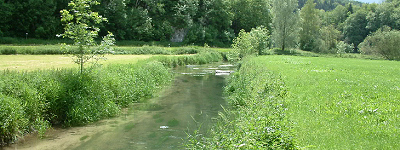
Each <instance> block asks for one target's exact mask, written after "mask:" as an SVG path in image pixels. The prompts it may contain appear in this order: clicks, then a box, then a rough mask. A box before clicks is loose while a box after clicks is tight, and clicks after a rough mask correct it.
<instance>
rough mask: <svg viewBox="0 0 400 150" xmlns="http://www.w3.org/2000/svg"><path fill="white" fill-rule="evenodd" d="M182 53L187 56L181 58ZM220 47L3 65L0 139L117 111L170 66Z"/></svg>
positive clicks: (139, 97) (207, 58)
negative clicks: (84, 66) (113, 60)
mask: <svg viewBox="0 0 400 150" xmlns="http://www.w3.org/2000/svg"><path fill="white" fill-rule="evenodd" d="M182 58H185V59H182ZM221 59H222V57H221V55H220V54H219V53H217V52H213V51H204V52H201V53H199V54H197V55H188V56H162V57H155V58H151V59H147V60H143V61H139V62H137V63H135V64H110V65H107V66H103V67H98V68H93V69H92V70H88V71H87V72H84V73H79V71H78V70H76V69H61V70H38V71H30V72H18V71H3V72H1V73H0V74H1V76H0V102H1V104H0V106H1V109H0V122H1V123H2V124H0V127H1V130H0V131H1V132H0V138H1V141H0V145H4V144H7V143H10V142H13V141H14V140H16V139H17V138H18V137H20V136H23V135H24V134H26V133H29V132H34V131H39V133H41V134H43V133H44V132H45V130H46V128H48V127H49V126H50V125H56V124H59V125H63V126H80V125H85V124H88V123H91V122H95V121H98V120H100V119H103V118H108V117H113V116H117V115H119V112H120V108H122V107H126V106H128V105H129V104H131V103H136V102H142V101H143V100H145V99H146V98H149V97H152V96H153V94H154V93H156V92H157V91H158V90H159V89H160V88H162V87H163V86H165V85H167V84H168V83H170V81H171V79H172V74H171V72H170V71H169V67H173V66H176V65H185V64H203V63H208V62H212V61H221Z"/></svg>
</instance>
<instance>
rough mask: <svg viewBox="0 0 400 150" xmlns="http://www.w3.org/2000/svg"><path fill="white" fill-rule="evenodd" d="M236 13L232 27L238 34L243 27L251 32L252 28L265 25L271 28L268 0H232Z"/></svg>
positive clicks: (232, 9)
mask: <svg viewBox="0 0 400 150" xmlns="http://www.w3.org/2000/svg"><path fill="white" fill-rule="evenodd" d="M230 8H231V11H232V13H234V18H233V20H232V29H233V30H234V31H235V33H236V34H238V33H239V32H240V31H241V30H242V29H244V30H245V31H246V32H250V30H251V29H252V28H255V27H258V26H264V27H266V28H267V29H268V30H271V25H270V24H271V22H272V21H271V13H270V9H271V6H270V1H268V0H232V1H231V7H230Z"/></svg>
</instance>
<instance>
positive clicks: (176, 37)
mask: <svg viewBox="0 0 400 150" xmlns="http://www.w3.org/2000/svg"><path fill="white" fill-rule="evenodd" d="M187 31H188V30H187V29H175V28H174V34H173V35H172V37H171V42H183V40H184V39H185V36H186V34H187Z"/></svg>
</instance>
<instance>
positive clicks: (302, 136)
mask: <svg viewBox="0 0 400 150" xmlns="http://www.w3.org/2000/svg"><path fill="white" fill-rule="evenodd" d="M253 59H254V60H253V61H256V62H259V63H261V64H262V66H264V67H266V68H268V69H269V70H272V71H273V72H274V73H277V74H280V75H281V77H282V78H283V81H284V82H285V84H286V87H287V88H288V94H289V95H288V98H287V99H286V102H287V108H288V111H287V117H288V119H289V120H290V121H292V127H293V132H294V137H295V138H296V139H297V141H298V144H299V145H300V147H307V148H309V149H396V148H398V147H399V146H400V145H399V141H400V136H399V135H400V131H399V128H400V101H399V100H400V78H399V77H400V76H399V72H400V62H397V61H384V60H365V59H349V58H324V57H295V56H262V57H257V58H253Z"/></svg>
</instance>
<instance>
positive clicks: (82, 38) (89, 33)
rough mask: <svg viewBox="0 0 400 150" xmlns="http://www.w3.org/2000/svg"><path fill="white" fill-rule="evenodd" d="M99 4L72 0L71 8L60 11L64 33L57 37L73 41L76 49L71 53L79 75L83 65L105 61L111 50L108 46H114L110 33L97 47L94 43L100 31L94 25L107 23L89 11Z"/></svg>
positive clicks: (105, 19) (86, 0)
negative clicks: (78, 67) (78, 69)
mask: <svg viewBox="0 0 400 150" xmlns="http://www.w3.org/2000/svg"><path fill="white" fill-rule="evenodd" d="M99 4H100V3H99V2H97V1H96V0H72V1H71V2H70V3H68V6H69V7H71V8H70V9H69V10H65V9H64V10H61V11H60V12H61V22H63V23H64V25H65V27H64V30H65V32H64V33H63V34H60V35H58V36H62V37H63V38H70V39H72V40H74V45H75V46H77V47H78V49H77V50H73V51H72V52H71V53H72V54H73V60H74V62H75V63H76V64H79V66H80V71H81V73H82V72H83V71H84V64H86V63H87V62H89V61H91V60H92V61H93V62H94V63H97V62H98V61H99V60H100V59H105V58H104V54H106V53H108V52H110V51H111V50H112V49H111V47H110V46H112V45H114V42H115V39H114V37H113V34H112V33H111V32H108V35H107V36H105V37H103V41H102V42H101V45H98V44H97V43H96V41H95V38H97V36H98V32H99V31H100V29H99V28H98V27H96V26H95V25H98V24H100V23H101V22H103V21H107V18H104V17H102V16H101V15H99V14H98V13H97V12H93V11H92V10H91V7H92V6H94V5H99ZM93 47H95V48H93Z"/></svg>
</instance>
